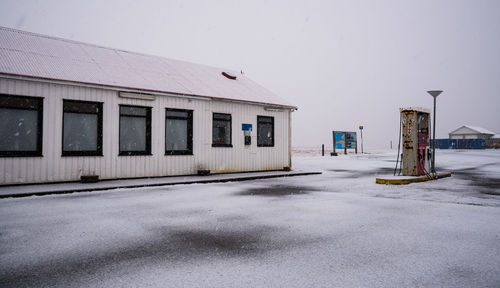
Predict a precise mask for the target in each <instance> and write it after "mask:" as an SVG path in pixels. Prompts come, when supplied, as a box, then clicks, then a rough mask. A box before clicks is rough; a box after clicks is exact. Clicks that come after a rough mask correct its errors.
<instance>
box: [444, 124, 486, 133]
mask: <svg viewBox="0 0 500 288" xmlns="http://www.w3.org/2000/svg"><path fill="white" fill-rule="evenodd" d="M462 128H468V129H470V130H474V131H476V132H477V133H480V134H490V135H495V134H496V133H495V132H491V131H490V130H488V129H484V128H482V127H477V126H470V125H463V126H461V127H460V128H458V129H455V130H453V131H451V132H450V133H449V134H453V133H455V132H456V131H458V130H460V129H462Z"/></svg>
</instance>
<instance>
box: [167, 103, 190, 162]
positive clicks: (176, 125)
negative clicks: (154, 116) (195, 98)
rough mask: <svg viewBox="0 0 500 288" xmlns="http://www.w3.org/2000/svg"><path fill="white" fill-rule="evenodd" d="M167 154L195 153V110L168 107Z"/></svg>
mask: <svg viewBox="0 0 500 288" xmlns="http://www.w3.org/2000/svg"><path fill="white" fill-rule="evenodd" d="M165 155H193V111H192V110H181V109H170V108H167V109H166V119H165Z"/></svg>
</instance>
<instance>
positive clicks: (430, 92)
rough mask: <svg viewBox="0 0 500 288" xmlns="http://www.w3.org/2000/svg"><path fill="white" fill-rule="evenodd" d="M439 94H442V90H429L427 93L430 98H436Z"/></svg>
mask: <svg viewBox="0 0 500 288" xmlns="http://www.w3.org/2000/svg"><path fill="white" fill-rule="evenodd" d="M441 92H443V91H442V90H430V91H427V93H429V94H431V96H432V97H434V98H436V97H438V96H439V94H441Z"/></svg>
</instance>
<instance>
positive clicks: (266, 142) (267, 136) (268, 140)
mask: <svg viewBox="0 0 500 288" xmlns="http://www.w3.org/2000/svg"><path fill="white" fill-rule="evenodd" d="M257 146H258V147H274V117H269V116H257Z"/></svg>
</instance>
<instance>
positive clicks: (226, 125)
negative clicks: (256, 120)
mask: <svg viewBox="0 0 500 288" xmlns="http://www.w3.org/2000/svg"><path fill="white" fill-rule="evenodd" d="M212 123H213V124H212V147H233V145H231V114H223V113H214V114H213V121H212Z"/></svg>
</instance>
